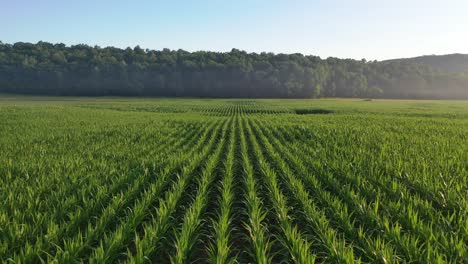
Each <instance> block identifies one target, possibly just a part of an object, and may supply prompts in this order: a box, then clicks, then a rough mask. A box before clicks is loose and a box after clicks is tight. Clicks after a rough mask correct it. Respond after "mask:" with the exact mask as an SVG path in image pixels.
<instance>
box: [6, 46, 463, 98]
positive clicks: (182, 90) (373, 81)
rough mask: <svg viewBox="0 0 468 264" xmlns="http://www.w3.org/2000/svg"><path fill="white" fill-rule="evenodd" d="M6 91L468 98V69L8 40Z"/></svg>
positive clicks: (404, 62)
mask: <svg viewBox="0 0 468 264" xmlns="http://www.w3.org/2000/svg"><path fill="white" fill-rule="evenodd" d="M0 93H17V94H35V95H79V96H107V95H117V96H185V97H252V98H259V97H263V98H273V97H277V98H318V97H364V98H427V99H435V98H440V99H462V98H464V99H468V71H466V72H459V71H452V70H451V71H444V70H441V69H440V68H438V67H436V66H435V65H432V64H428V63H422V62H420V61H415V60H411V59H409V60H392V61H382V62H378V61H365V60H352V59H338V58H327V59H321V58H320V57H317V56H305V55H302V54H273V53H247V52H245V51H241V50H237V49H233V50H231V51H230V52H206V51H198V52H187V51H184V50H169V49H163V50H159V51H158V50H147V49H146V50H144V49H142V48H140V47H139V46H137V47H135V48H127V49H119V48H114V47H106V48H101V47H98V46H94V47H91V46H88V45H74V46H66V45H64V44H51V43H46V42H38V43H37V44H31V43H22V42H18V43H15V44H5V43H1V42H0Z"/></svg>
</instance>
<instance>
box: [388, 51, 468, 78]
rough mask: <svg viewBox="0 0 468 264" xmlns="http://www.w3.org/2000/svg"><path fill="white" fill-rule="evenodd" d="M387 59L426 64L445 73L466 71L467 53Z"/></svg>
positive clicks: (467, 63)
mask: <svg viewBox="0 0 468 264" xmlns="http://www.w3.org/2000/svg"><path fill="white" fill-rule="evenodd" d="M388 61H390V62H395V61H400V62H409V63H418V64H426V65H430V66H432V67H433V68H434V69H438V70H440V71H442V72H445V73H459V72H468V54H459V53H456V54H448V55H427V56H420V57H415V58H405V59H394V60H388Z"/></svg>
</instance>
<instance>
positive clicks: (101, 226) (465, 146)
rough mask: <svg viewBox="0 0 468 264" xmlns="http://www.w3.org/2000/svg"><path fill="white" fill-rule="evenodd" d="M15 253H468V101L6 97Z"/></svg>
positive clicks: (2, 109) (412, 256) (457, 256)
mask: <svg viewBox="0 0 468 264" xmlns="http://www.w3.org/2000/svg"><path fill="white" fill-rule="evenodd" d="M0 150H1V151H0V203H1V206H0V260H2V261H3V262H6V263H41V262H56V263H83V262H84V263H193V262H195V263H468V252H467V246H468V104H467V103H466V102H463V101H452V102H448V101H363V100H357V99H356V100H273V99H272V100H241V99H238V100H234V99H229V100H228V99H223V100H222V99H205V100H202V99H199V100H195V99H126V98H121V99H118V98H117V99H93V98H72V99H69V100H65V99H64V98H37V97H21V98H5V97H4V98H0Z"/></svg>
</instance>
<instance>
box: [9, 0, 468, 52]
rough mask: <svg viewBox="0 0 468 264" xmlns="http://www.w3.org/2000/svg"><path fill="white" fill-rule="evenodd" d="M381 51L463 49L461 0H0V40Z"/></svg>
mask: <svg viewBox="0 0 468 264" xmlns="http://www.w3.org/2000/svg"><path fill="white" fill-rule="evenodd" d="M39 40H43V41H48V42H52V43H65V44H68V45H70V44H79V43H84V44H88V45H92V46H93V45H99V46H115V47H121V48H124V47H127V46H131V47H133V46H135V45H140V46H141V47H142V48H148V49H162V48H170V49H179V48H181V49H185V50H188V51H196V50H210V51H229V50H231V49H232V48H238V49H241V50H246V51H249V52H261V51H267V52H275V53H296V52H300V53H304V54H311V55H318V56H321V57H322V58H326V57H329V56H334V57H340V58H355V59H361V58H366V59H368V60H373V59H379V60H380V59H388V58H400V57H412V56H419V55H428V54H447V53H468V0H308V1H307V0H231V1H222V0H190V1H189V0H171V1H169V0H167V1H158V0H125V1H124V0H0V41H3V42H6V43H14V42H17V41H25V42H33V43H35V42H37V41H39Z"/></svg>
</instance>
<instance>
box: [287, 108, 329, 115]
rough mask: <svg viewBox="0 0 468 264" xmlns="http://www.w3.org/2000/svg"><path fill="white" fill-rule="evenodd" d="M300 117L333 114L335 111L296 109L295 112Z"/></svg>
mask: <svg viewBox="0 0 468 264" xmlns="http://www.w3.org/2000/svg"><path fill="white" fill-rule="evenodd" d="M294 111H295V112H296V114H298V115H318V114H332V113H334V111H332V110H327V109H296V110H294Z"/></svg>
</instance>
